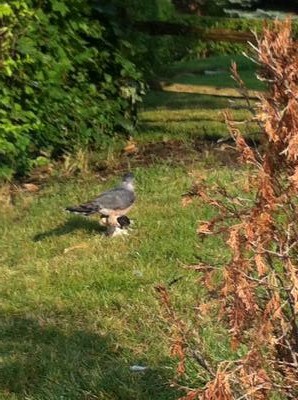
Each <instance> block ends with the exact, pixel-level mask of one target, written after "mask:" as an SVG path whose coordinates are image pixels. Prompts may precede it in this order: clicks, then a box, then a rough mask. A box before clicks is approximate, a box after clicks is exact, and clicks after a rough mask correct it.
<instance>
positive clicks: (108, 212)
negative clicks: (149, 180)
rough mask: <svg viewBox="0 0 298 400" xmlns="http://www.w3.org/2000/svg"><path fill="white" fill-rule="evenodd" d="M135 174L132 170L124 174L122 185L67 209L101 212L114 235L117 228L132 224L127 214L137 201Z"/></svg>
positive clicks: (90, 212)
mask: <svg viewBox="0 0 298 400" xmlns="http://www.w3.org/2000/svg"><path fill="white" fill-rule="evenodd" d="M135 199H136V196H135V191H134V176H133V174H132V173H131V172H129V173H127V174H125V175H124V176H123V179H122V182H121V184H120V185H118V186H116V187H114V188H112V189H110V190H107V191H106V192H103V193H101V194H100V195H99V196H98V197H96V198H95V199H94V200H91V201H89V202H87V203H83V204H81V205H79V206H74V207H67V208H66V211H70V212H72V213H75V214H81V215H85V216H89V215H93V214H96V213H98V214H100V215H101V217H103V218H105V219H106V225H107V234H108V235H109V236H112V235H113V234H114V233H116V231H117V228H121V229H123V228H125V227H127V226H128V225H129V224H130V220H129V218H128V217H127V216H126V214H127V213H128V211H129V210H130V209H131V207H132V206H133V204H134V202H135Z"/></svg>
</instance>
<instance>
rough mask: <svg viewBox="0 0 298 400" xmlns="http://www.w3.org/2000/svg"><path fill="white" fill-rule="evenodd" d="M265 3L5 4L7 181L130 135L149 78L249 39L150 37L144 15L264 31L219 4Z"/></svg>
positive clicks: (0, 140) (1, 168) (3, 164)
mask: <svg viewBox="0 0 298 400" xmlns="http://www.w3.org/2000/svg"><path fill="white" fill-rule="evenodd" d="M265 3H266V2H261V1H254V0H252V1H246V2H245V3H241V2H240V3H239V4H238V3H235V2H234V1H233V2H232V3H231V2H230V1H228V0H214V1H212V2H204V1H201V0H200V1H197V0H185V1H183V2H182V3H179V2H176V1H171V0H162V1H150V2H147V1H145V0H142V1H136V0H112V1H108V0H104V1H97V0H88V1H87V2H86V1H84V0H70V1H66V0H62V1H58V0H48V1H46V0H39V1H38V0H13V1H9V2H3V3H2V4H1V5H0V19H1V28H0V35H1V41H0V52H1V56H0V57H1V58H0V72H1V74H0V104H1V105H0V179H3V178H4V179H8V180H9V179H11V178H13V177H15V176H23V175H26V174H27V173H28V172H30V171H31V170H32V168H34V167H36V166H43V165H47V164H48V163H49V162H50V160H53V159H54V160H56V159H59V158H61V157H62V156H64V155H65V154H76V153H77V152H78V150H83V151H85V150H86V149H91V150H92V149H93V150H96V151H101V150H102V149H103V148H106V147H107V146H109V144H110V143H111V142H112V141H115V138H116V139H117V138H118V137H120V136H123V135H124V137H128V136H129V135H131V134H132V133H134V132H135V127H136V121H137V105H138V103H140V102H141V100H142V96H143V95H144V93H145V90H144V88H145V84H144V82H150V81H151V80H152V78H154V77H155V76H156V75H157V76H158V75H159V76H160V75H161V74H164V71H165V66H168V65H171V64H173V63H176V62H178V61H193V60H195V61H196V60H199V59H202V58H205V57H210V56H214V55H216V56H218V55H226V54H236V53H240V52H241V51H243V50H244V49H245V47H246V44H243V43H229V42H224V41H211V40H208V41H206V40H201V39H200V35H179V34H174V35H173V34H172V35H164V34H162V35H149V34H148V33H146V32H145V30H144V29H143V27H142V22H143V23H144V22H148V21H149V22H150V23H151V22H154V21H159V22H170V23H173V24H179V26H181V27H193V28H198V29H201V30H202V31H203V32H208V31H212V30H214V29H217V30H232V31H245V32H247V31H249V30H251V29H253V30H257V31H258V30H260V29H261V26H262V20H260V19H247V18H223V15H222V13H221V11H220V10H223V9H230V8H231V4H232V5H233V7H236V8H237V9H238V10H240V12H242V11H243V12H246V11H247V10H249V11H253V10H254V8H256V7H257V6H260V5H262V4H263V5H264V4H265ZM191 13H192V14H193V15H191ZM201 14H204V15H203V16H202V15H201ZM136 23H138V24H139V25H138V26H137V25H136ZM295 29H297V28H295ZM174 33H175V32H174ZM166 70H167V71H169V69H168V68H166ZM218 80H219V82H220V80H221V78H219V79H218Z"/></svg>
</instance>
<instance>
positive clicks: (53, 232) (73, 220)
mask: <svg viewBox="0 0 298 400" xmlns="http://www.w3.org/2000/svg"><path fill="white" fill-rule="evenodd" d="M77 230H84V231H87V232H90V233H98V234H101V235H103V234H105V232H106V228H105V227H104V226H102V225H100V224H99V222H98V221H95V220H91V219H87V218H84V217H78V216H71V217H70V218H69V219H68V220H67V221H66V222H65V223H63V224H61V225H59V226H57V227H56V228H53V229H50V230H48V231H45V232H41V233H38V234H36V235H35V236H34V237H33V240H34V242H39V241H41V240H44V239H46V238H48V237H52V236H63V235H67V234H68V233H71V232H73V231H77Z"/></svg>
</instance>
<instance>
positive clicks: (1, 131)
mask: <svg viewBox="0 0 298 400" xmlns="http://www.w3.org/2000/svg"><path fill="white" fill-rule="evenodd" d="M113 17H114V16H113V15H104V10H102V14H101V13H100V12H99V11H97V12H96V13H95V11H94V9H93V8H92V5H91V4H90V3H88V2H86V1H83V0H71V1H57V0H50V1H37V0H26V1H25V0H14V1H10V2H7V3H3V4H2V5H0V18H1V31H0V34H1V39H2V40H1V49H0V51H1V63H0V71H1V76H0V98H1V109H0V113H1V114H0V124H1V128H0V176H1V177H5V178H10V177H11V176H12V175H13V174H14V173H18V174H24V173H25V172H26V171H27V170H29V169H30V168H31V167H32V166H34V165H36V164H39V163H44V162H47V159H48V158H50V157H53V156H59V155H60V154H62V153H63V152H64V151H66V150H67V151H69V150H73V149H74V148H75V147H77V146H87V145H100V144H101V143H102V142H103V141H105V140H107V135H109V134H111V133H113V132H115V131H120V130H121V129H123V127H126V128H127V127H129V117H130V112H129V111H130V109H131V106H132V105H133V103H134V102H135V101H138V100H139V97H138V94H137V91H136V90H135V82H137V81H138V80H139V79H140V74H139V73H138V72H137V70H136V68H135V65H134V64H133V63H132V62H131V61H129V59H130V53H131V46H130V44H129V43H128V42H127V41H125V40H122V39H121V38H120V33H119V32H118V31H117V25H116V24H115V22H114V21H113Z"/></svg>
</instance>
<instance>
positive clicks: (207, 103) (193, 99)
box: [144, 90, 244, 110]
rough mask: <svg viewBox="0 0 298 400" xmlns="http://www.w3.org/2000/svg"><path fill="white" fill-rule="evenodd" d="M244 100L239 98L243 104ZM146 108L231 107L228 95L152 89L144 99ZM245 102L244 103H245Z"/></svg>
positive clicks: (238, 101) (239, 101)
mask: <svg viewBox="0 0 298 400" xmlns="http://www.w3.org/2000/svg"><path fill="white" fill-rule="evenodd" d="M241 102H242V103H243V101H241V100H237V103H239V104H241ZM144 104H145V108H144V109H145V110H150V109H153V110H155V109H156V108H164V109H168V110H183V109H197V108H205V109H208V108H209V109H212V110H214V109H222V108H227V107H230V103H229V98H228V97H220V96H208V95H201V94H196V93H178V92H159V91H153V90H152V91H150V92H149V93H148V94H147V96H146V97H145V100H144ZM243 104H244V103H243Z"/></svg>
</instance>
